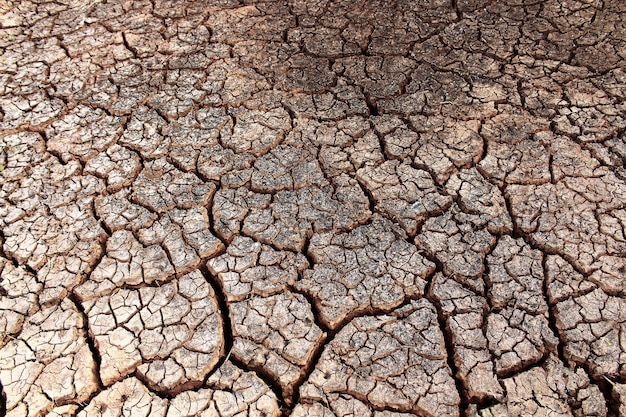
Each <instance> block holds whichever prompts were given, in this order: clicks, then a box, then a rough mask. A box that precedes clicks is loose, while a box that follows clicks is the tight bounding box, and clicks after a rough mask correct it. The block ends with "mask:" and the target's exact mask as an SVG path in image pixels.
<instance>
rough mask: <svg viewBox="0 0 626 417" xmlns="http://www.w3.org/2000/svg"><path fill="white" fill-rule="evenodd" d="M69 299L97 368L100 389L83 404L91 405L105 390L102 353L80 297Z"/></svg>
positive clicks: (96, 374)
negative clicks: (80, 323) (97, 346)
mask: <svg viewBox="0 0 626 417" xmlns="http://www.w3.org/2000/svg"><path fill="white" fill-rule="evenodd" d="M68 298H69V299H70V300H71V301H72V302H73V303H74V306H75V307H76V310H78V312H79V313H80V315H81V316H82V318H83V331H84V332H85V335H84V336H85V341H86V343H87V346H88V347H89V351H90V352H91V356H92V357H93V360H94V363H95V368H96V369H95V372H94V373H95V379H96V384H97V385H98V389H97V390H95V391H94V392H93V393H92V394H91V396H90V397H89V399H87V400H85V401H83V402H82V403H81V404H84V405H86V404H89V402H91V400H92V399H93V398H94V397H95V396H96V395H98V394H99V393H100V392H101V391H102V390H104V388H105V387H104V384H103V383H102V379H101V378H100V367H101V365H102V357H101V356H100V352H99V351H98V349H97V348H96V342H95V340H94V337H93V335H92V334H91V330H90V329H89V317H88V316H87V312H86V311H85V308H84V307H83V305H82V304H81V302H80V301H79V300H78V297H77V296H76V295H75V294H74V293H70V295H69V296H68ZM1 414H2V413H0V415H1Z"/></svg>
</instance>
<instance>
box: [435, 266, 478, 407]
mask: <svg viewBox="0 0 626 417" xmlns="http://www.w3.org/2000/svg"><path fill="white" fill-rule="evenodd" d="M437 271H439V272H441V273H443V268H442V267H441V266H440V265H438V267H437ZM433 282H434V280H433V279H432V278H431V279H429V280H428V281H427V283H426V288H425V289H424V294H425V295H424V297H425V298H426V299H427V300H428V301H429V302H430V303H431V304H432V305H433V306H434V307H435V309H436V310H437V321H438V322H439V329H440V330H441V332H442V333H443V342H444V345H445V349H446V356H447V358H446V360H447V364H448V368H450V371H451V373H452V375H451V376H452V379H453V380H454V384H455V386H456V390H457V392H458V393H459V397H460V399H461V402H460V404H459V410H460V414H461V415H465V411H466V410H467V409H468V407H469V405H470V401H469V398H468V395H467V389H466V388H465V386H464V384H463V381H461V378H459V373H460V370H459V368H458V367H457V365H456V363H455V361H454V356H455V352H454V346H453V344H452V340H454V339H453V336H452V332H451V331H450V328H449V326H448V321H447V319H446V317H445V315H444V313H443V309H442V308H441V302H440V301H439V300H438V299H437V298H436V297H434V296H433V295H432V291H431V289H432V288H431V287H432V285H433Z"/></svg>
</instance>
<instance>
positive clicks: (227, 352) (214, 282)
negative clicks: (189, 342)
mask: <svg viewBox="0 0 626 417" xmlns="http://www.w3.org/2000/svg"><path fill="white" fill-rule="evenodd" d="M199 270H200V272H201V273H202V275H203V276H204V279H205V280H206V281H207V282H208V283H209V285H210V286H211V287H212V288H213V293H214V294H215V298H216V300H217V305H218V307H219V314H220V315H221V318H222V334H223V336H224V353H223V355H222V356H221V357H220V359H219V361H218V362H217V364H216V365H215V368H214V369H213V371H212V372H209V373H208V374H207V375H206V377H205V378H204V384H203V385H206V382H207V381H208V379H209V378H210V377H211V375H213V374H214V373H215V371H217V370H218V369H219V368H220V367H221V366H222V365H223V364H224V362H226V360H228V359H230V358H231V352H232V350H233V328H232V323H231V321H230V313H229V311H230V310H229V309H228V302H227V301H226V295H225V294H224V289H223V288H222V285H221V283H220V281H219V280H218V279H217V278H215V277H214V276H213V275H212V274H211V272H209V269H208V268H207V266H206V263H205V262H202V263H201V265H200V268H199Z"/></svg>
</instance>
